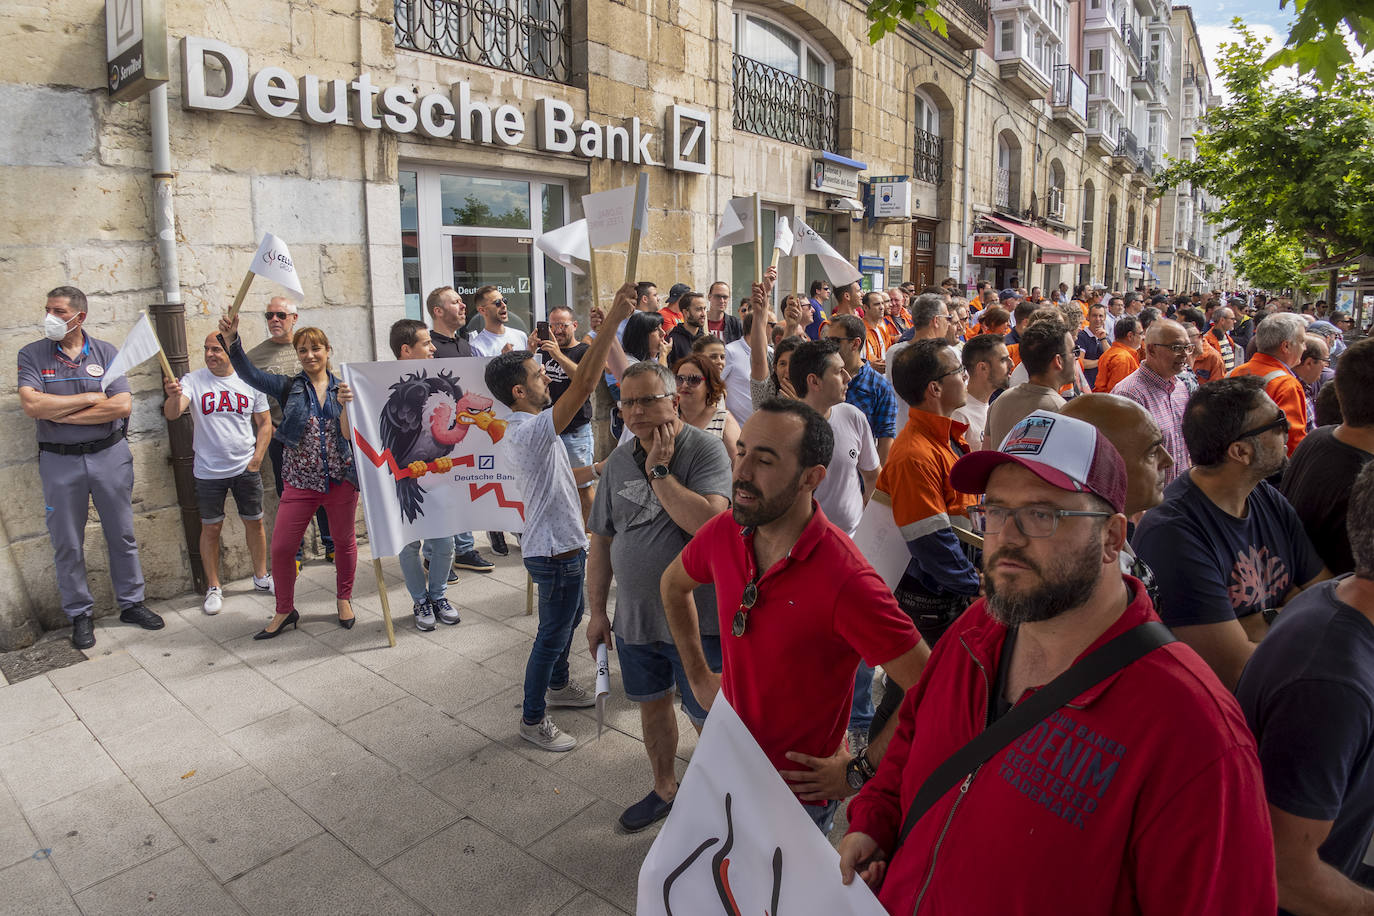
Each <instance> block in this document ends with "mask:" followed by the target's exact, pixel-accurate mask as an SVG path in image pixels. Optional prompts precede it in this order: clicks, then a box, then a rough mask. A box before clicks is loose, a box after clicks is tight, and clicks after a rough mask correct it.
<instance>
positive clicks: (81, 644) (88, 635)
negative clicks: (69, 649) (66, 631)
mask: <svg viewBox="0 0 1374 916" xmlns="http://www.w3.org/2000/svg"><path fill="white" fill-rule="evenodd" d="M72 645H74V646H76V647H77V648H78V649H89V648H91V646H94V645H95V618H94V617H92V616H91V615H90V613H89V612H88V613H85V614H82V615H81V616H80V617H73V618H72Z"/></svg>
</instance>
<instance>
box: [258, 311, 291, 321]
mask: <svg viewBox="0 0 1374 916" xmlns="http://www.w3.org/2000/svg"><path fill="white" fill-rule="evenodd" d="M264 314H265V315H266V316H267V317H268V318H275V319H277V320H278V321H285V320H286V319H287V318H290V317H291V314H290V313H289V312H265V313H264Z"/></svg>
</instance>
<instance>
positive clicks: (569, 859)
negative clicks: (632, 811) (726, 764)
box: [529, 801, 662, 913]
mask: <svg viewBox="0 0 1374 916" xmlns="http://www.w3.org/2000/svg"><path fill="white" fill-rule="evenodd" d="M619 817H620V809H619V808H617V807H616V806H615V805H613V804H611V803H610V802H605V801H601V802H597V803H596V804H594V805H592V806H591V807H589V808H587V809H586V810H584V811H583V812H582V813H581V814H579V815H577V816H576V817H574V818H573V819H572V820H570V821H568V822H567V823H565V824H564V825H563V826H561V827H559V828H558V829H557V830H555V831H553V832H552V833H550V834H549V835H548V836H546V837H544V838H543V839H542V840H540V841H539V842H537V843H535V844H534V845H532V846H531V847H530V848H529V851H530V853H531V854H532V855H534V856H535V857H537V858H539V859H541V860H543V861H544V862H547V863H549V864H550V865H552V866H553V867H555V868H557V869H558V870H559V871H561V872H562V873H563V874H565V875H571V876H573V877H575V878H576V879H577V882H578V883H579V884H581V885H582V886H583V887H585V888H586V889H588V890H590V891H595V892H596V893H597V894H598V895H600V896H602V897H605V898H606V899H607V900H609V901H610V902H611V903H613V904H615V905H616V906H618V907H620V908H621V909H623V910H625V911H626V912H629V913H632V912H634V909H635V892H636V889H637V888H638V885H639V865H640V863H641V862H643V861H644V857H645V856H646V855H648V854H649V847H650V846H652V845H653V842H654V838H655V837H656V836H658V831H659V825H660V824H662V822H661V821H660V822H659V824H656V825H654V826H653V827H650V828H648V829H647V830H641V831H640V832H639V833H633V834H627V833H625V832H623V831H622V830H621V829H620V825H619V824H618V823H617V820H616V819H617V818H619Z"/></svg>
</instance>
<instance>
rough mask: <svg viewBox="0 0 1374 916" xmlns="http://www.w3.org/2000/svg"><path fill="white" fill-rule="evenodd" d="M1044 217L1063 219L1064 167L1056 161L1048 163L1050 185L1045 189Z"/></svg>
mask: <svg viewBox="0 0 1374 916" xmlns="http://www.w3.org/2000/svg"><path fill="white" fill-rule="evenodd" d="M1045 215H1046V216H1048V217H1049V218H1050V219H1057V220H1063V219H1064V167H1063V166H1062V165H1060V164H1059V160H1057V159H1056V160H1054V161H1053V162H1051V163H1050V183H1049V187H1048V188H1046V189H1045Z"/></svg>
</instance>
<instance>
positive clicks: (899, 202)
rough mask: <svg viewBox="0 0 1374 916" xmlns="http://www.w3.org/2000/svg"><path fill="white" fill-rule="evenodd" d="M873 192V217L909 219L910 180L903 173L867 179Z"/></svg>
mask: <svg viewBox="0 0 1374 916" xmlns="http://www.w3.org/2000/svg"><path fill="white" fill-rule="evenodd" d="M868 184H869V187H870V189H871V190H872V193H873V218H874V219H909V218H910V217H911V199H912V195H911V182H910V181H908V180H907V176H905V175H886V176H883V177H882V178H872V179H869V182H868Z"/></svg>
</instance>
